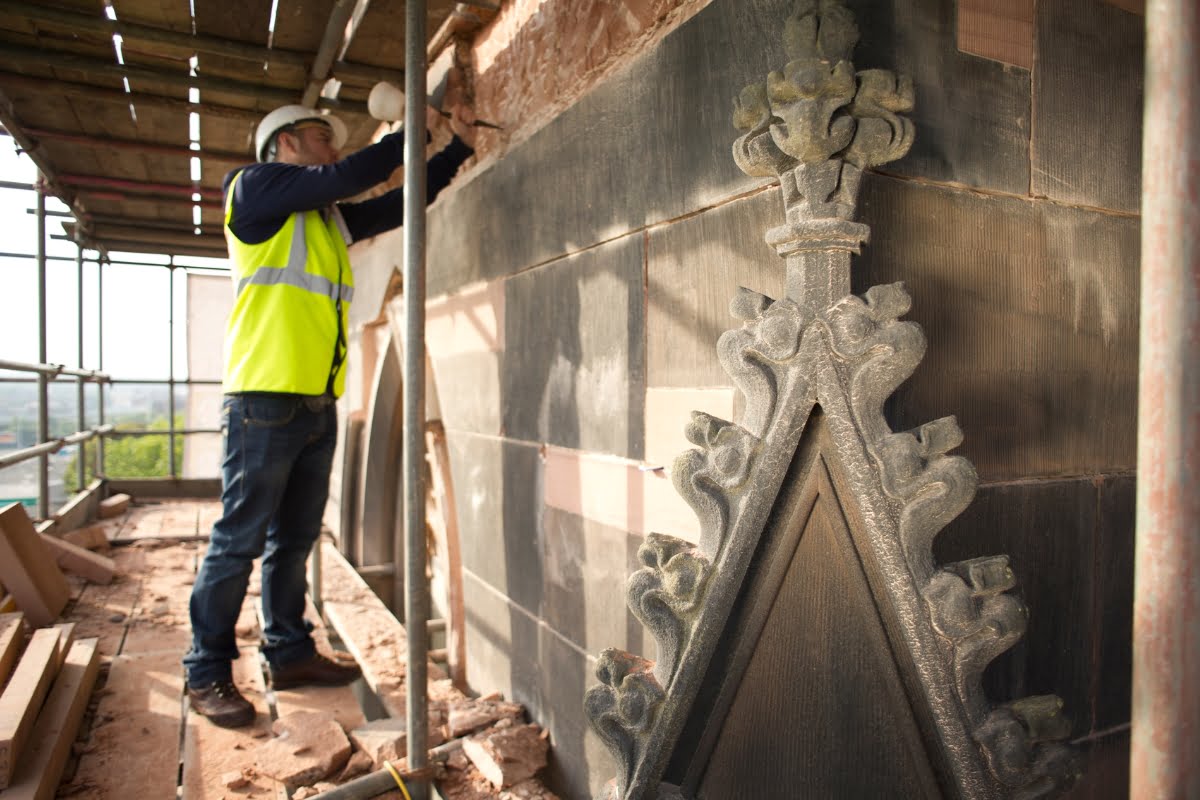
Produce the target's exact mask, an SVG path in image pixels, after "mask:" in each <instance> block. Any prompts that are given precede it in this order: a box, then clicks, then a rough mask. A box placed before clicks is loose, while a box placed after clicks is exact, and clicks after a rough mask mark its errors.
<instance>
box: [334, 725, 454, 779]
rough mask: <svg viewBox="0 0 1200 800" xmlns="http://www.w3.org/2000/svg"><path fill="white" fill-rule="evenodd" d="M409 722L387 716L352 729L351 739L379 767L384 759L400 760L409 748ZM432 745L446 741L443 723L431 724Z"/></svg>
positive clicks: (429, 741) (429, 732)
mask: <svg viewBox="0 0 1200 800" xmlns="http://www.w3.org/2000/svg"><path fill="white" fill-rule="evenodd" d="M407 724H408V723H407V722H406V721H405V720H404V719H402V718H400V717H386V718H384V719H377V720H372V721H371V722H368V723H367V724H365V725H360V726H358V727H357V728H355V729H354V730H352V731H350V741H352V742H354V746H355V747H356V748H358V749H359V750H360V751H362V752H363V753H364V754H366V756H367V757H368V758H369V759H370V760H371V763H372V764H374V765H375V767H376V768H377V769H378V768H380V767H382V766H383V762H384V761H398V760H399V759H401V758H404V757H405V756H406V754H407V750H408V729H407ZM427 731H428V734H427V735H428V743H429V746H430V747H437V746H438V745H439V744H441V743H442V742H444V741H446V737H445V735H444V734H443V733H442V727H441V725H437V724H431V725H430V726H429V727H428V729H427Z"/></svg>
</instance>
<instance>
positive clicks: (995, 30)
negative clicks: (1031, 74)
mask: <svg viewBox="0 0 1200 800" xmlns="http://www.w3.org/2000/svg"><path fill="white" fill-rule="evenodd" d="M1033 4H1034V0H958V49H959V50H961V51H963V52H964V53H971V54H972V55H977V56H982V57H983V58H990V59H992V60H993V61H1000V62H1002V63H1005V64H1012V65H1013V66H1014V67H1021V68H1022V69H1033V13H1034V12H1033Z"/></svg>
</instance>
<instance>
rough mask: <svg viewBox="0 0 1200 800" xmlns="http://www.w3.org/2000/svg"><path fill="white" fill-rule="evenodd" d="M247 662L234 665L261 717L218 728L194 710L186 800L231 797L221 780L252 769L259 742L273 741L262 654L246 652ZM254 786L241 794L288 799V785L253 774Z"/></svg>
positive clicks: (187, 734)
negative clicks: (242, 724)
mask: <svg viewBox="0 0 1200 800" xmlns="http://www.w3.org/2000/svg"><path fill="white" fill-rule="evenodd" d="M241 654H242V655H241V658H238V659H237V660H236V661H234V662H233V682H234V684H235V685H236V686H237V687H238V689H239V690H240V691H241V692H242V694H243V695H245V697H246V699H247V700H249V701H250V702H251V703H253V704H254V710H255V711H257V712H258V715H257V716H256V717H255V719H254V724H253V725H252V726H250V727H246V728H237V729H229V728H218V727H217V726H216V725H213V724H212V723H211V722H209V721H208V720H206V719H205V718H204V717H202V716H200V715H199V714H197V713H195V712H194V711H191V710H189V711H188V712H187V721H186V727H185V729H184V741H183V787H182V788H183V795H182V800H221V798H224V797H227V796H229V794H230V790H229V789H227V788H226V787H225V786H224V785H223V784H222V783H221V776H222V775H225V774H227V773H229V772H237V771H238V770H242V769H246V770H251V769H252V768H253V765H254V751H255V749H256V748H257V747H258V745H259V743H261V742H264V741H266V740H267V739H268V738H270V736H271V716H270V713H269V711H268V709H267V701H266V690H265V687H264V686H263V678H262V670H261V669H260V668H259V662H258V649H257V648H243V649H242V651H241ZM248 777H250V783H249V785H247V786H246V787H244V788H243V789H239V790H238V791H239V792H241V793H244V794H247V795H249V794H251V793H253V794H254V795H255V796H257V797H269V798H280V799H282V798H286V797H287V793H286V792H285V791H284V788H283V784H281V783H279V782H278V781H275V780H273V779H271V778H268V777H267V776H265V775H258V774H257V773H255V774H252V775H249V776H248Z"/></svg>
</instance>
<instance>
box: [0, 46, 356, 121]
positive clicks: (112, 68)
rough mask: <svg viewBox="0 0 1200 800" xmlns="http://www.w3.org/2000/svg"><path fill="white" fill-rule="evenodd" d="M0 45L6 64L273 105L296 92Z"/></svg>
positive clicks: (332, 103) (343, 105)
mask: <svg viewBox="0 0 1200 800" xmlns="http://www.w3.org/2000/svg"><path fill="white" fill-rule="evenodd" d="M0 45H3V46H2V47H0V58H3V59H4V61H5V62H6V63H8V64H17V65H27V64H42V65H44V66H47V67H56V68H59V67H61V68H66V69H77V70H81V71H83V72H86V73H88V74H89V75H104V76H107V77H111V78H115V79H117V80H120V79H123V78H128V79H129V80H142V81H153V82H156V83H165V84H169V85H172V86H184V87H187V88H189V89H200V90H203V91H213V92H222V93H224V94H231V95H236V96H240V97H247V98H252V99H254V100H261V101H267V102H270V103H273V104H276V105H286V104H288V103H294V102H296V92H295V91H293V90H291V89H288V88H286V87H282V86H264V85H262V84H256V83H246V82H243V81H234V80H229V79H228V78H210V77H206V76H202V75H188V74H187V73H186V72H183V71H179V72H170V71H167V70H163V69H157V68H154V67H143V66H137V65H136V64H131V63H129V62H126V63H124V64H117V63H114V62H112V61H107V60H105V59H102V58H92V57H91V56H85V55H80V54H78V53H72V52H67V51H62V50H49V49H46V48H44V47H28V46H25V45H18V44H13V43H11V42H7V41H4V42H0ZM306 97H307V95H306ZM314 103H315V105H314ZM306 105H308V106H310V107H312V108H328V109H331V110H337V111H341V112H345V113H357V114H366V113H367V104H366V103H361V102H354V101H348V100H332V99H329V98H326V97H319V98H316V99H315V101H314V102H310V103H306Z"/></svg>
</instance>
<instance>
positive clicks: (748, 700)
mask: <svg viewBox="0 0 1200 800" xmlns="http://www.w3.org/2000/svg"><path fill="white" fill-rule="evenodd" d="M826 428H827V426H826V424H825V418H824V415H822V414H821V413H819V412H818V413H814V414H812V415H810V416H809V420H808V425H807V426H806V428H805V431H804V434H803V435H802V436H801V439H800V445H799V447H798V448H797V451H796V455H795V457H794V459H793V463H792V465H791V468H790V469H789V470H788V474H787V476H786V477H785V479H784V484H783V489H782V491H781V492H780V495H779V496H778V498H777V499H776V503H775V505H774V507H773V509H772V513H771V517H770V519H769V521H768V523H767V525H766V527H765V529H764V533H763V536H762V538H761V539H760V541H759V546H758V551H757V552H756V553H755V555H754V557H753V559H752V560H751V563H750V567H749V569H748V572H747V576H746V579H745V581H744V582H743V585H742V590H741V593H740V594H739V597H738V601H737V603H735V605H734V607H733V609H732V611H731V614H730V617H729V620H728V622H727V624H726V629H725V632H724V634H723V635H722V637H721V640H720V642H719V643H718V645H717V648H716V651H715V653H714V657H713V659H712V661H711V662H710V665H709V669H708V674H707V675H706V677H705V678H704V680H703V681H702V688H701V690H700V693H699V694H698V696H697V698H696V702H695V703H694V704H693V706H692V708H693V711H692V716H691V717H690V718H689V719H688V721H687V723H686V724H685V725H684V728H683V731H682V732H681V735H680V739H679V743H678V744H677V746H676V748H675V752H674V754H673V757H672V760H671V762H670V764H669V766H668V769H667V772H666V776H665V777H666V779H667V780H668V781H669V782H671V783H675V784H678V785H679V786H680V787H681V788H682V789H683V790H684V792H685V794H686V795H687V796H695V797H697V798H725V799H726V800H737V799H738V798H746V800H750V799H751V798H764V797H771V796H781V795H778V794H773V792H776V791H777V790H778V789H779V787H786V786H791V787H796V788H797V791H798V794H796V795H794V796H805V797H885V796H902V797H906V798H914V799H915V798H921V797H938V796H940V795H939V793H938V781H937V779H936V776H935V773H934V769H933V767H932V766H931V765H932V763H933V760H932V758H931V754H930V753H929V752H928V751H927V749H926V747H925V745H924V741H923V737H922V735H921V731H920V724H919V722H918V720H917V717H916V715H915V713H914V711H913V704H912V703H911V702H910V699H909V696H908V691H907V690H906V688H905V680H904V676H902V675H901V673H900V669H899V668H898V667H897V658H896V654H895V652H894V651H893V648H892V645H891V643H890V636H889V633H888V631H887V630H886V629H885V625H884V623H883V620H884V619H886V618H888V617H890V616H892V614H891V613H890V612H888V611H886V610H882V609H880V608H879V604H880V603H881V602H882V603H884V604H886V603H887V602H888V601H887V599H886V597H879V596H877V595H876V589H873V588H872V583H873V582H874V583H875V584H876V588H878V583H879V580H880V578H879V576H876V577H875V578H874V579H872V577H871V576H870V575H868V571H867V564H868V563H869V562H870V557H869V556H868V557H867V558H866V559H864V556H863V554H862V553H861V552H860V547H868V546H869V545H868V544H867V543H866V542H862V541H856V538H855V535H854V533H853V531H854V530H855V527H856V524H857V522H856V521H857V519H858V512H857V510H856V509H848V508H846V507H845V506H844V505H843V502H842V499H841V497H840V496H839V492H838V490H837V488H836V485H837V482H838V481H837V479H836V478H835V477H834V476H836V475H838V474H839V465H838V459H839V456H838V454H837V452H836V448H834V447H833V445H832V442H831V441H830V440H829V437H828V431H827V429H826ZM860 538H861V537H860ZM892 635H895V634H894V633H893V634H892ZM798 720H799V721H800V722H799V723H798V722H797V721H798ZM864 765H870V768H864ZM789 796H792V795H789Z"/></svg>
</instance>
